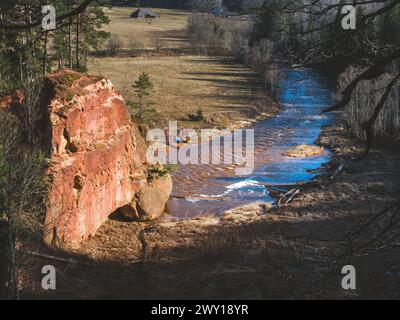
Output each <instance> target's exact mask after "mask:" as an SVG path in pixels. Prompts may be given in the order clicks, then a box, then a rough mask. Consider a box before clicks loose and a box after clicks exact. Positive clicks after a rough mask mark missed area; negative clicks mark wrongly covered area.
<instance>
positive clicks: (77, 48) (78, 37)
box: [76, 14, 81, 70]
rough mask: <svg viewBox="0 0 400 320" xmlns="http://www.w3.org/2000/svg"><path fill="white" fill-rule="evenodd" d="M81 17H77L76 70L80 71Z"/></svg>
mask: <svg viewBox="0 0 400 320" xmlns="http://www.w3.org/2000/svg"><path fill="white" fill-rule="evenodd" d="M80 25H81V15H80V14H78V16H77V17H76V69H77V70H79V69H80V67H81V66H80V61H79V60H80V41H81V34H80V33H81V29H80Z"/></svg>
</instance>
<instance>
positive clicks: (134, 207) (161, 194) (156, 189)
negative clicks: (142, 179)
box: [120, 175, 173, 221]
mask: <svg viewBox="0 0 400 320" xmlns="http://www.w3.org/2000/svg"><path fill="white" fill-rule="evenodd" d="M172 187H173V184H172V179H171V177H170V176H169V175H166V176H164V177H157V178H152V180H151V181H150V182H149V183H148V184H146V185H145V186H143V187H142V188H141V189H140V190H139V192H137V193H136V196H135V198H134V199H133V201H132V202H131V204H130V205H129V206H125V207H124V208H121V210H120V213H121V214H122V215H123V216H124V217H125V218H127V219H131V220H139V221H148V220H154V219H157V218H159V217H160V216H161V215H162V214H163V213H164V211H165V205H166V203H167V201H168V199H169V197H170V195H171V192H172Z"/></svg>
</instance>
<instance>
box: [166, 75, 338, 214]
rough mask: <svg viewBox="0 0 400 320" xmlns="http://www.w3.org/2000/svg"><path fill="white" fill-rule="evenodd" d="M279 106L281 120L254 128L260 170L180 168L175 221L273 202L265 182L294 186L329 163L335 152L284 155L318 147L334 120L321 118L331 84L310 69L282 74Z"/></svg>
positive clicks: (173, 202) (329, 101)
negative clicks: (242, 172) (301, 147)
mask: <svg viewBox="0 0 400 320" xmlns="http://www.w3.org/2000/svg"><path fill="white" fill-rule="evenodd" d="M278 102H279V104H280V112H279V113H278V115H277V116H275V117H273V118H269V119H266V120H263V121H259V122H257V123H255V124H253V125H252V126H251V127H250V128H249V129H254V135H255V140H254V149H255V150H254V153H255V169H254V171H253V172H252V173H251V174H250V175H247V176H237V175H236V174H235V170H234V166H229V165H223V164H221V165H180V166H179V170H178V172H177V173H175V174H174V177H173V180H174V191H173V196H172V197H171V200H170V201H169V203H168V209H169V212H170V214H171V215H172V216H173V217H176V218H191V217H195V216H198V215H204V214H213V215H219V214H222V213H223V212H224V211H226V210H229V209H232V208H234V207H238V206H241V205H245V204H248V203H251V202H255V201H263V202H273V201H274V200H275V199H274V198H273V197H272V196H271V195H270V193H269V190H268V187H267V186H265V184H267V185H271V184H276V185H282V184H285V185H286V184H287V185H291V184H295V183H299V182H307V181H310V180H312V179H313V178H315V177H316V175H317V174H318V173H317V172H316V171H315V170H316V169H318V168H320V167H321V165H323V164H324V163H326V162H328V161H329V160H330V158H331V156H332V153H331V151H330V150H327V149H325V151H324V153H323V154H322V155H319V156H312V157H308V158H303V159H297V158H290V157H287V156H285V155H284V153H285V151H287V150H288V149H289V148H291V147H293V146H296V145H300V144H307V145H314V142H315V140H316V139H317V138H318V136H319V134H320V132H321V127H322V126H325V125H330V124H332V122H333V121H334V116H333V115H332V114H321V110H322V109H323V108H324V107H326V106H329V105H331V104H332V102H333V87H332V83H331V81H330V80H329V79H327V78H325V77H323V76H321V75H319V74H318V73H316V72H315V71H313V70H311V69H301V70H283V71H282V76H281V80H280V82H279V94H278Z"/></svg>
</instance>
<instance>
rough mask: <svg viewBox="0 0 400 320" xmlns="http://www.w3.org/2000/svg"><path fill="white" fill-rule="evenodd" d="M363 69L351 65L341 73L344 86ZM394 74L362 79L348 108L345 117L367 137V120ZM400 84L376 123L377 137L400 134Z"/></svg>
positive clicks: (357, 134) (374, 129) (393, 136)
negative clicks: (365, 127)
mask: <svg viewBox="0 0 400 320" xmlns="http://www.w3.org/2000/svg"><path fill="white" fill-rule="evenodd" d="M360 71H361V69H356V68H354V67H350V68H348V69H347V70H346V71H345V72H344V73H343V74H342V75H341V77H340V80H339V84H340V89H342V90H343V89H344V88H345V87H346V86H347V85H348V84H349V83H350V81H351V80H352V79H354V77H355V75H356V74H358V73H360ZM392 78H393V76H392V75H391V74H389V73H386V74H384V75H382V76H379V77H377V78H374V79H372V80H364V81H362V82H360V83H359V84H358V86H357V88H356V89H355V91H354V92H353V95H352V99H351V101H350V103H349V104H348V105H347V107H346V108H345V112H344V115H343V119H344V121H345V123H346V124H347V125H348V126H349V127H351V128H352V130H353V132H354V134H355V135H356V136H357V137H358V138H359V139H361V140H363V141H365V140H366V132H365V129H364V126H365V123H366V122H367V121H368V120H369V119H370V118H371V116H372V115H373V113H374V110H375V107H376V105H377V104H378V102H379V100H380V98H381V97H382V95H383V93H384V91H385V88H386V87H387V85H388V84H389V82H390V81H391V79H392ZM399 101H400V86H394V87H393V89H392V91H391V93H390V95H389V97H388V98H387V100H386V102H385V105H384V107H383V109H382V110H381V111H380V113H379V116H378V118H377V119H376V121H375V123H374V126H373V135H374V137H376V138H386V139H387V138H389V139H398V138H399V135H400V105H399Z"/></svg>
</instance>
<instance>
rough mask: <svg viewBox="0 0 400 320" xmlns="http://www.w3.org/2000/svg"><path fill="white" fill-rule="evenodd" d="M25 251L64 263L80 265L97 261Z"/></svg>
mask: <svg viewBox="0 0 400 320" xmlns="http://www.w3.org/2000/svg"><path fill="white" fill-rule="evenodd" d="M24 253H26V254H28V255H30V256H33V257H38V258H42V259H49V260H54V261H59V262H64V263H69V264H79V265H85V266H94V265H96V263H88V262H83V261H79V260H76V259H73V258H61V257H56V256H52V255H48V254H44V253H40V252H36V251H24Z"/></svg>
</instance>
